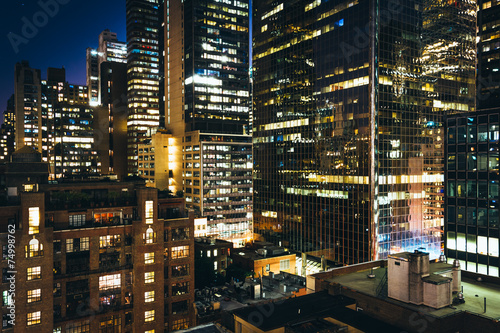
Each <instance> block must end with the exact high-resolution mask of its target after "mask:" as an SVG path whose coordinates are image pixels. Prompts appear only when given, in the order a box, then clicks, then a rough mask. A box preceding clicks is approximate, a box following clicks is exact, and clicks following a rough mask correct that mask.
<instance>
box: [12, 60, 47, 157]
mask: <svg viewBox="0 0 500 333" xmlns="http://www.w3.org/2000/svg"><path fill="white" fill-rule="evenodd" d="M15 74H16V76H15V96H16V98H15V106H16V113H15V114H16V130H15V135H16V149H20V148H22V147H23V146H25V145H27V146H33V147H35V148H36V149H37V150H38V151H39V152H41V151H42V131H41V130H40V129H41V127H42V105H41V103H42V95H41V94H42V89H41V84H40V80H41V76H40V70H39V69H34V68H30V65H29V63H28V62H27V61H23V62H20V63H17V64H16V71H15Z"/></svg>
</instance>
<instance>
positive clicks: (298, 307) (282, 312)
mask: <svg viewBox="0 0 500 333" xmlns="http://www.w3.org/2000/svg"><path fill="white" fill-rule="evenodd" d="M354 304H355V301H354V300H353V299H350V298H349V297H345V296H342V295H335V296H333V295H329V294H328V293H327V292H326V291H320V292H317V293H313V294H309V295H305V296H299V297H294V298H288V299H286V300H282V301H279V302H273V305H271V304H270V303H260V304H259V305H257V306H248V307H245V308H241V309H238V310H235V311H234V312H233V314H234V315H235V316H238V317H240V318H241V319H243V320H245V321H246V322H248V323H250V324H252V325H255V326H257V327H258V328H259V329H261V330H262V331H264V332H267V331H272V330H275V329H278V328H280V327H285V326H286V327H287V328H288V329H289V331H290V330H291V331H292V332H297V333H311V332H318V331H320V330H323V329H328V328H330V329H331V328H334V327H344V328H346V329H347V330H345V332H346V333H359V332H367V333H375V332H377V333H378V332H384V333H400V332H401V330H400V329H398V328H397V327H395V326H392V325H388V324H386V323H384V322H381V321H379V320H377V319H375V318H371V317H368V316H366V315H364V314H363V313H362V312H357V311H355V310H352V309H350V308H347V307H346V306H353V305H354ZM261 313H262V314H263V315H262V316H261V315H260V314H261ZM256 319H259V320H258V322H256ZM260 319H262V320H260Z"/></svg>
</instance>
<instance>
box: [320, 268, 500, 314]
mask: <svg viewBox="0 0 500 333" xmlns="http://www.w3.org/2000/svg"><path fill="white" fill-rule="evenodd" d="M429 269H430V273H431V276H432V273H439V272H443V271H447V270H449V269H451V265H449V264H446V263H441V262H431V263H430V267H429ZM370 273H371V271H370V269H364V270H360V271H357V272H354V273H349V274H344V275H338V276H334V277H330V278H328V279H327V281H328V282H332V283H338V284H340V285H342V286H343V287H347V288H349V289H353V290H355V291H357V292H360V293H363V294H366V295H370V296H373V297H379V296H378V295H377V287H378V286H379V284H380V282H381V280H382V278H383V276H384V275H385V273H386V270H385V268H381V267H378V268H374V269H373V274H374V275H375V277H374V278H371V279H370V278H368V277H367V275H368V274H370ZM462 287H463V294H464V300H465V303H463V304H459V305H452V306H448V307H444V308H441V309H434V308H431V307H428V306H425V305H414V304H409V303H404V302H400V301H397V300H394V299H391V298H385V300H386V301H388V302H391V303H394V304H398V305H401V306H404V307H406V308H409V309H411V310H413V311H417V312H421V313H426V314H429V315H432V316H436V317H445V316H448V315H450V314H456V313H459V312H462V311H467V312H470V313H474V314H479V315H481V316H486V317H488V318H491V319H496V320H500V285H497V284H493V283H486V282H478V281H475V280H473V279H470V278H464V277H462ZM485 297H486V301H487V307H486V312H485V311H484V298H485ZM379 298H383V297H379Z"/></svg>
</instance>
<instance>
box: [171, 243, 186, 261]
mask: <svg viewBox="0 0 500 333" xmlns="http://www.w3.org/2000/svg"><path fill="white" fill-rule="evenodd" d="M188 256H189V246H174V247H172V259H180V258H187V257H188Z"/></svg>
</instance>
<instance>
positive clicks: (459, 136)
mask: <svg viewBox="0 0 500 333" xmlns="http://www.w3.org/2000/svg"><path fill="white" fill-rule="evenodd" d="M499 136H500V135H499V126H498V125H489V126H488V125H478V126H477V127H476V126H468V127H467V128H466V127H465V126H459V127H456V128H455V127H450V128H448V144H456V143H478V142H488V141H489V142H498V139H499Z"/></svg>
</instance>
